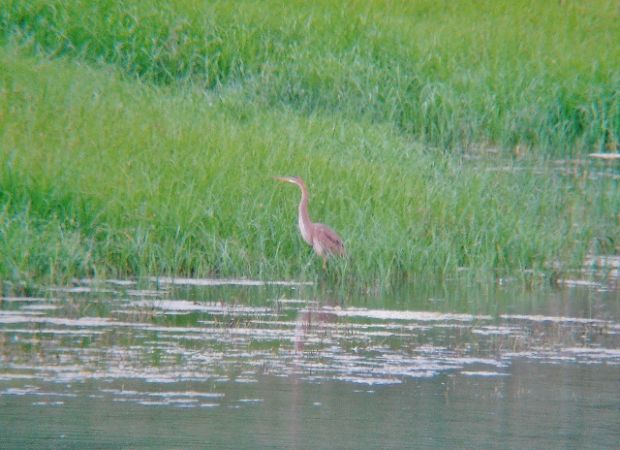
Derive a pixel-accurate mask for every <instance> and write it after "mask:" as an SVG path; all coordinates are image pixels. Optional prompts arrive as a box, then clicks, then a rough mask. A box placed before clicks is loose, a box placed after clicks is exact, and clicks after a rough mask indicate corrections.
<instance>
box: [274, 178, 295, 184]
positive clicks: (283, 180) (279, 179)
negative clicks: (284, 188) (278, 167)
mask: <svg viewBox="0 0 620 450" xmlns="http://www.w3.org/2000/svg"><path fill="white" fill-rule="evenodd" d="M273 179H274V180H276V181H282V182H284V183H290V182H291V180H290V179H288V178H287V177H273Z"/></svg>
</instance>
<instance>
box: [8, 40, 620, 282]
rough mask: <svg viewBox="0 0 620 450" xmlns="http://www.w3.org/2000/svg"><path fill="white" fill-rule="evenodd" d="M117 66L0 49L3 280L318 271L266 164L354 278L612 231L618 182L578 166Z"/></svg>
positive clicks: (435, 269)
mask: <svg viewBox="0 0 620 450" xmlns="http://www.w3.org/2000/svg"><path fill="white" fill-rule="evenodd" d="M122 73H123V71H122V70H121V71H120V73H119V70H118V68H117V66H116V65H115V64H112V65H102V64H95V65H91V64H87V63H85V62H83V60H77V61H76V60H74V59H73V58H72V57H71V58H69V57H65V58H54V59H47V58H44V57H41V55H38V56H32V55H31V54H30V52H25V51H24V50H23V48H22V47H16V46H14V45H6V46H4V47H3V48H1V49H0V118H1V120H0V170H1V171H0V277H2V278H4V279H7V278H10V279H15V280H47V281H50V282H58V281H66V280H68V279H70V278H71V277H75V276H78V277H79V276H92V275H95V276H128V275H129V276H135V275H152V274H178V275H194V276H207V275H220V276H233V275H234V276H251V277H255V276H256V277H276V276H278V277H281V276H295V277H305V278H307V277H315V276H317V275H318V274H320V273H321V268H320V266H321V265H320V262H317V261H316V258H314V257H313V256H312V252H311V250H310V249H309V248H308V247H307V246H305V244H304V243H303V242H302V241H301V239H300V238H299V236H298V232H297V230H296V226H295V222H296V218H295V214H296V205H297V201H298V198H299V193H298V192H297V190H296V189H295V188H293V187H291V186H286V185H280V184H277V183H274V182H273V180H272V179H271V176H272V175H292V174H294V175H300V176H302V177H303V178H305V179H306V180H307V182H308V184H309V187H310V191H311V203H310V208H311V215H312V217H313V218H314V219H315V220H317V221H318V220H320V221H324V222H326V223H329V224H330V225H332V226H333V227H334V228H335V229H336V230H338V231H339V232H340V233H341V234H342V235H343V236H344V238H345V241H346V245H347V249H348V252H349V255H350V257H349V259H348V260H347V262H346V263H345V264H343V265H341V266H338V265H335V266H334V267H336V268H337V269H338V268H339V269H338V270H340V271H341V272H342V273H343V274H344V275H345V277H346V278H354V279H358V280H361V281H365V282H373V281H377V280H378V281H395V280H400V279H402V278H406V277H411V276H418V275H421V276H425V275H429V274H438V275H447V274H451V273H454V272H456V271H457V270H459V268H468V269H470V270H471V271H473V272H476V273H477V272H480V273H482V272H488V271H498V270H499V271H511V270H515V269H541V270H551V269H552V268H553V267H556V266H558V264H561V267H563V268H568V267H575V266H578V265H579V264H581V261H582V258H583V255H584V254H585V253H586V252H587V251H589V250H590V249H591V246H592V245H593V242H604V241H605V242H607V241H608V242H619V240H620V236H619V235H618V234H619V232H618V227H617V224H616V222H615V220H616V219H615V215H616V214H617V211H618V210H619V209H620V199H619V196H618V195H617V192H618V190H617V189H618V186H617V184H618V183H617V179H614V178H613V177H589V176H588V174H589V172H588V167H587V166H586V167H585V168H582V169H579V170H578V172H577V174H576V175H570V176H566V175H565V174H564V173H563V172H562V171H560V170H557V169H555V168H554V167H553V165H551V164H550V163H549V164H548V163H547V162H544V161H541V160H537V159H536V158H535V157H534V156H532V155H530V157H529V158H527V159H526V160H525V161H517V160H513V159H512V158H507V159H506V158H499V157H497V156H496V155H495V156H492V157H487V156H484V157H482V159H481V160H472V159H463V158H460V157H456V156H454V155H451V154H449V153H444V152H437V151H435V150H433V149H432V148H429V147H427V146H423V145H421V144H419V143H415V142H414V141H413V140H412V139H411V136H410V135H409V134H408V133H403V132H402V130H401V129H400V128H399V127H398V126H396V125H395V124H393V123H390V122H376V121H373V120H372V118H371V117H368V116H366V115H363V114H362V115H360V116H358V117H352V116H351V114H350V113H349V112H347V111H344V112H334V111H330V110H316V111H314V112H313V113H312V114H308V111H304V110H299V109H297V108H294V107H293V106H290V105H289V106H288V107H285V106H283V107H278V108H266V107H265V103H263V102H260V101H256V102H250V101H248V97H247V96H246V95H245V94H243V93H241V94H240V93H239V91H237V90H236V89H235V88H234V86H229V87H227V88H226V89H224V88H222V90H219V91H217V92H212V91H209V90H205V89H203V87H202V86H195V85H191V84H190V85H187V84H185V85H183V86H179V85H176V84H153V83H151V82H150V81H147V80H129V79H126V78H125V77H124V76H122ZM612 245H613V244H612Z"/></svg>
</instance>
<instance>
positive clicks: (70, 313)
mask: <svg viewBox="0 0 620 450" xmlns="http://www.w3.org/2000/svg"><path fill="white" fill-rule="evenodd" d="M559 281H560V282H559V286H558V287H555V288H551V287H539V288H536V289H531V290H522V289H519V288H517V287H515V286H511V285H510V283H508V285H507V286H503V285H500V284H494V285H490V286H479V285H478V286H469V287H463V286H462V285H461V286H459V284H458V283H453V284H451V283H443V284H441V285H437V286H432V287H429V286H425V287H420V288H414V289H411V290H410V291H408V292H406V293H404V292H403V293H399V294H398V295H392V296H381V295H370V294H368V295H351V296H347V295H344V294H342V293H340V294H338V293H330V291H329V290H328V289H324V288H319V287H317V286H313V285H309V284H304V283H294V282H276V283H263V282H259V281H249V280H193V279H176V280H173V279H158V280H150V281H149V282H141V283H140V284H139V285H138V284H136V283H134V282H130V281H120V280H110V281H107V282H103V283H97V284H94V283H92V282H89V281H88V280H84V281H82V282H80V283H78V284H76V286H74V287H71V288H68V289H45V290H42V291H41V292H40V295H37V296H36V297H3V298H1V300H0V448H3V449H5V448H25V447H27V446H31V447H36V448H45V447H54V448H58V447H78V448H83V447H107V448H110V447H114V448H116V447H131V448H170V447H176V448H188V447H194V448H196V447H218V448H222V447H230V448H242V447H296V448H308V447H322V448H325V447H338V448H360V447H362V448H363V447H375V448H376V447H401V448H402V447H423V448H432V447H469V448H473V447H537V448H540V447H569V448H571V447H572V448H584V447H591V448H610V447H618V446H620V293H619V291H618V290H617V286H613V280H612V281H610V282H600V281H599V282H591V281H587V282H586V281H580V280H559Z"/></svg>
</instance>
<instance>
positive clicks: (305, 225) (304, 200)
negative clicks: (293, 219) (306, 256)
mask: <svg viewBox="0 0 620 450" xmlns="http://www.w3.org/2000/svg"><path fill="white" fill-rule="evenodd" d="M299 188H300V189H301V201H300V202H299V218H298V223H299V231H301V237H302V238H303V239H304V241H306V242H307V243H308V244H310V245H312V221H311V220H310V214H308V189H307V188H306V186H305V185H304V184H299Z"/></svg>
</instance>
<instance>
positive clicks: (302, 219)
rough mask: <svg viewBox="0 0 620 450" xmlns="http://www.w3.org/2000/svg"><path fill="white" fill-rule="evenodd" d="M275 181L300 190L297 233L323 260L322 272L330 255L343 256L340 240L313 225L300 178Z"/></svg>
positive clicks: (337, 236)
mask: <svg viewBox="0 0 620 450" xmlns="http://www.w3.org/2000/svg"><path fill="white" fill-rule="evenodd" d="M274 179H275V180H277V181H282V182H284V183H292V184H296V185H297V186H298V187H299V189H301V201H300V202H299V217H298V220H297V222H298V224H299V231H300V232H301V237H302V238H303V240H304V241H306V243H308V244H309V245H311V246H312V248H313V249H314V252H315V253H316V254H317V255H319V256H320V257H321V258H323V270H326V267H327V258H328V257H329V256H332V255H336V256H345V250H344V243H343V242H342V238H341V237H340V236H339V235H338V233H336V232H335V231H334V230H332V229H331V228H330V227H328V226H327V225H325V224H322V223H314V222H312V220H310V215H309V214H308V188H307V187H306V183H304V180H302V179H301V178H300V177H274Z"/></svg>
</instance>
